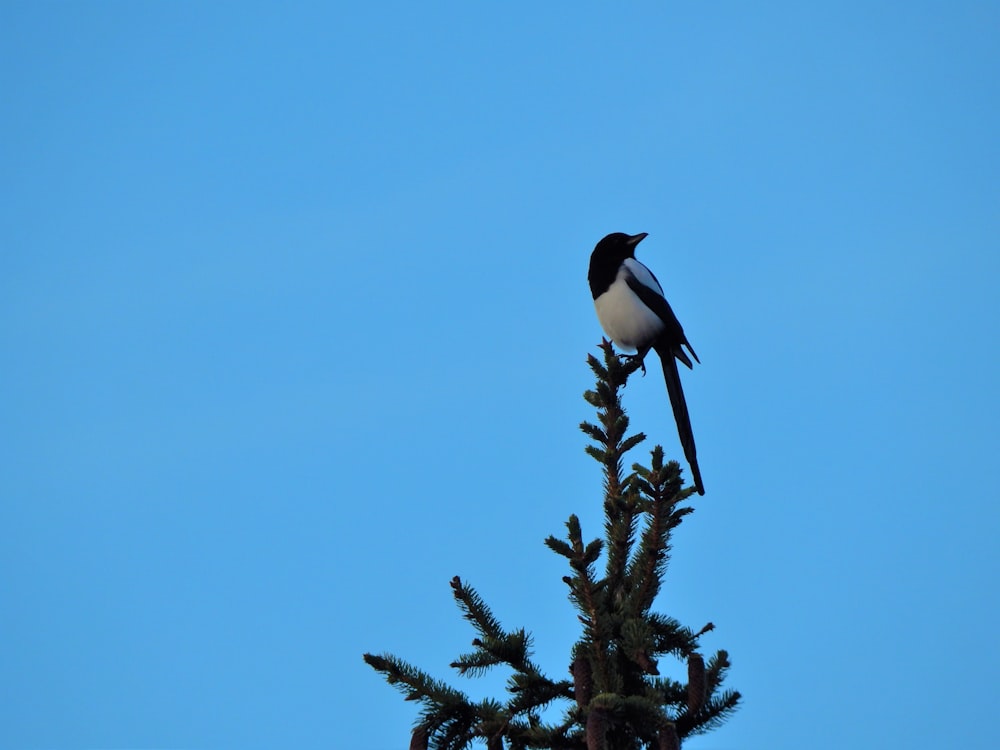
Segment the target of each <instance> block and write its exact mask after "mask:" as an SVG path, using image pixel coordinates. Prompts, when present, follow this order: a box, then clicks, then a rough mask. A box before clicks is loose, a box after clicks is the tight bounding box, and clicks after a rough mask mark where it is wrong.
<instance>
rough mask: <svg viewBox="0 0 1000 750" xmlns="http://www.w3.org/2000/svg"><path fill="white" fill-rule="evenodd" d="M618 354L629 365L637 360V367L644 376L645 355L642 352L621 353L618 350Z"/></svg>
mask: <svg viewBox="0 0 1000 750" xmlns="http://www.w3.org/2000/svg"><path fill="white" fill-rule="evenodd" d="M618 356H619V357H620V358H621V359H623V360H624V361H625V362H628V363H629V364H631V365H633V366H634V365H635V361H636V360H639V369H640V370H642V376H643V377H646V357H645V356H643V355H642V354H623V353H621V352H618Z"/></svg>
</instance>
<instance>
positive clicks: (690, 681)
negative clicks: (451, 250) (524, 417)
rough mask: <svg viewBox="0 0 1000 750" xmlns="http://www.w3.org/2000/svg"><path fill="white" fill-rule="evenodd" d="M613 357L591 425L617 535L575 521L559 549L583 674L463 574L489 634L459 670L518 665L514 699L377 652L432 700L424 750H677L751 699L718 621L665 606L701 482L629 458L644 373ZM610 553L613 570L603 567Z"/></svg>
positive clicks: (601, 374)
mask: <svg viewBox="0 0 1000 750" xmlns="http://www.w3.org/2000/svg"><path fill="white" fill-rule="evenodd" d="M601 349H602V350H603V354H604V357H603V362H602V361H601V360H599V359H598V358H597V357H595V356H593V355H590V356H589V357H588V364H589V365H590V368H591V369H592V370H593V372H594V375H595V376H596V384H595V386H594V389H593V390H590V391H587V392H586V393H585V394H584V398H585V399H586V400H587V402H588V403H589V404H591V405H592V406H593V407H595V408H596V410H597V423H596V424H594V423H590V422H584V423H582V424H581V425H580V428H581V429H582V430H583V431H584V432H585V433H586V434H587V436H588V437H589V438H590V440H591V444H590V445H588V446H587V448H586V450H587V453H588V454H590V456H591V457H593V458H594V459H595V460H596V461H598V462H599V463H600V464H601V467H602V469H603V473H604V515H605V524H604V539H603V540H600V539H594V540H592V541H589V542H584V537H583V531H582V529H581V528H580V521H579V519H578V518H577V517H576V516H575V515H572V516H570V518H569V520H568V521H567V522H566V529H567V534H566V537H565V539H557V538H556V537H553V536H550V537H549V538H548V539H546V540H545V543H546V544H547V545H548V547H549V548H550V549H552V550H553V551H554V552H556V553H558V554H560V555H562V556H563V557H565V558H566V559H567V560H568V561H569V566H570V569H571V571H572V572H571V574H570V575H568V576H565V577H564V578H563V580H564V581H565V583H566V585H567V586H568V587H569V598H570V600H571V601H572V603H573V605H574V606H575V607H576V609H577V610H578V612H579V619H580V622H581V623H582V625H583V633H582V635H581V637H580V639H579V640H578V641H577V642H576V644H574V646H573V647H572V649H571V653H570V664H569V673H570V675H571V678H572V679H568V680H553V679H551V678H550V677H547V676H546V675H545V674H543V673H542V671H541V669H540V668H539V667H538V665H536V664H535V663H534V662H533V661H532V660H531V638H530V636H529V634H528V633H527V632H526V631H525V630H524V629H519V630H510V631H508V630H504V628H503V627H502V626H501V624H500V621H499V620H498V619H497V618H496V616H495V615H494V614H493V612H492V611H491V610H490V608H489V607H488V606H487V605H486V603H485V602H484V601H483V600H482V598H481V597H480V596H479V594H477V593H476V591H475V590H474V589H473V588H471V587H470V586H468V585H466V584H465V583H464V582H463V581H462V580H461V579H459V578H458V577H457V576H456V577H455V578H453V579H452V581H451V586H452V593H453V595H454V597H455V601H456V603H457V604H458V607H459V609H460V610H461V611H462V615H463V616H464V617H465V619H467V620H468V621H469V622H470V623H472V626H473V628H474V629H475V631H476V633H477V636H476V638H475V639H474V640H473V641H472V646H473V650H472V651H471V652H469V653H467V654H463V655H461V656H459V657H458V659H457V660H456V661H454V662H452V664H451V666H452V667H453V668H455V669H456V670H457V671H458V673H459V674H461V675H470V676H475V675H477V674H482V673H483V672H484V671H486V670H488V669H490V668H491V667H494V666H497V665H506V666H507V667H509V668H510V669H511V670H512V673H511V676H510V678H509V679H508V681H507V691H508V694H509V695H508V696H507V697H506V699H505V700H503V701H500V700H494V699H486V700H483V701H473V700H471V699H470V698H469V697H468V696H467V695H465V694H464V693H463V692H461V691H460V690H456V689H455V688H453V687H450V686H449V685H447V684H445V683H443V682H440V681H438V680H436V679H434V678H432V677H431V676H430V675H428V674H426V673H425V672H423V671H421V670H419V669H417V668H415V667H413V666H411V665H410V664H408V663H407V662H405V661H402V660H400V659H398V658H396V657H395V656H392V655H388V654H383V655H373V654H365V655H364V658H365V661H366V662H367V663H368V664H370V665H371V666H372V667H373V668H374V669H376V670H378V671H379V672H381V673H382V674H383V675H384V676H385V678H386V680H388V682H389V683H390V684H392V685H396V686H397V687H398V688H399V689H400V690H401V691H402V692H403V693H404V694H405V696H406V699H407V700H413V701H418V702H419V703H420V704H421V706H422V711H421V713H420V716H419V719H418V721H417V724H416V727H415V729H414V730H413V734H412V736H411V741H410V750H427V748H433V749H434V750H461V749H463V748H467V747H469V746H470V745H472V744H473V743H474V742H476V741H478V742H480V743H484V744H485V746H486V748H487V750H504V749H505V748H507V749H508V750H522V749H525V748H547V749H550V750H558V749H561V748H567V749H570V748H572V749H573V750H640V749H648V750H673V749H675V748H680V745H681V742H682V740H683V739H684V738H685V737H689V736H691V735H694V734H700V733H703V732H707V731H709V730H711V729H713V728H714V727H717V726H719V725H720V724H721V723H722V722H723V721H725V720H726V718H727V717H728V716H729V715H730V714H731V713H732V712H733V711H735V709H736V706H737V704H738V703H739V700H740V694H739V693H738V692H736V691H734V690H724V689H722V682H723V678H724V677H725V674H726V671H727V669H728V668H729V656H728V654H727V653H726V652H725V651H721V650H720V651H717V652H716V653H715V654H714V655H713V656H711V657H710V658H708V659H705V658H704V656H702V653H701V651H700V645H699V640H700V638H701V636H702V635H704V634H705V633H707V632H709V631H710V630H712V629H713V627H714V626H713V625H712V624H711V623H709V624H707V625H705V626H704V627H702V628H701V629H700V630H698V631H697V632H696V631H693V630H691V629H689V628H687V627H685V626H683V625H681V624H680V623H679V622H677V621H676V620H674V619H672V618H670V617H667V616H665V615H662V614H658V613H656V612H653V611H652V606H653V603H654V600H655V599H656V595H657V593H658V592H659V590H660V585H661V581H662V579H663V576H664V574H665V572H666V567H667V562H668V560H669V554H670V541H671V535H672V534H673V531H674V529H676V528H677V526H679V525H680V523H681V521H683V519H684V517H685V516H687V515H688V514H689V513H691V512H693V508H691V507H690V506H689V505H686V504H685V501H686V500H687V499H688V498H689V497H690V496H691V495H692V494H693V493H694V488H692V487H687V488H684V487H682V482H681V469H680V466H679V464H678V463H677V462H675V461H668V462H666V463H664V460H663V449H662V448H661V447H660V446H658V445H657V446H656V447H655V448H653V450H652V451H651V453H650V461H649V465H648V466H642V465H640V464H637V463H636V464H632V471H631V472H630V473H628V474H625V473H624V469H623V465H624V460H625V454H626V453H627V452H628V451H630V450H631V449H633V448H635V447H636V446H637V445H639V443H641V442H642V441H643V440H644V439H645V436H644V435H642V434H641V433H637V434H633V435H629V434H628V426H629V420H628V417H627V416H626V414H625V411H624V409H623V408H622V403H621V393H622V389H623V388H624V387H625V385H626V383H627V381H628V378H629V376H630V375H631V374H633V373H634V372H635V371H636V370H637V369H638V368H639V367H640V363H639V362H638V361H637V360H635V359H628V358H624V359H619V356H618V355H616V354H615V352H614V349H613V347H612V345H611V344H610V343H609V342H607V341H605V342H604V343H603V344H602V345H601ZM602 553H603V556H604V572H603V575H601V576H599V575H598V573H597V565H598V562H599V560H600V559H601V557H602ZM663 656H671V657H674V658H676V659H679V660H681V662H682V663H685V664H686V666H687V682H686V683H683V682H678V681H676V680H672V679H670V678H668V677H664V676H661V675H660V671H659V666H658V661H659V659H660V658H661V657H663ZM556 701H558V702H561V703H562V704H563V705H565V706H566V708H565V711H564V713H563V716H562V720H561V721H560V722H558V723H550V722H548V721H543V719H542V715H541V711H542V710H543V709H545V708H546V707H548V706H549V705H550V704H552V703H553V702H556Z"/></svg>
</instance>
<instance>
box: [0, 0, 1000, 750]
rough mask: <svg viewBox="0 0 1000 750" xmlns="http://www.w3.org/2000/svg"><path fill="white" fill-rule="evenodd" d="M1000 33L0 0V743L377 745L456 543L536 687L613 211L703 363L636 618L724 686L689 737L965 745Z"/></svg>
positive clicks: (642, 8)
mask: <svg viewBox="0 0 1000 750" xmlns="http://www.w3.org/2000/svg"><path fill="white" fill-rule="evenodd" d="M998 25H1000V7H998V6H997V5H996V4H995V3H974V2H952V3H931V2H906V3H903V2H866V3H860V2H848V3H836V4H826V5H821V4H816V3H814V4H806V3H792V2H772V3H725V2H724V3H711V4H707V3H693V2H687V3H634V4H629V5H628V7H627V8H618V7H612V6H611V5H610V4H599V3H572V4H571V3H544V4H539V3H516V2H515V3H503V4H500V5H486V4H480V3H431V4H426V3H425V4H413V3H368V4H361V3H356V4H352V5H351V6H350V7H346V6H337V5H335V4H318V3H317V4H308V3H306V4H295V5H290V4H289V5H284V4H282V5H279V4H276V3H275V4H267V3H216V4H201V3H111V2H103V3H49V2H46V3H29V2H8V3H5V4H4V5H3V7H2V8H0V87H2V90H3V91H4V96H3V97H0V160H2V170H0V394H2V397H0V424H2V425H3V429H2V431H0V498H2V502H0V536H2V544H0V592H2V593H0V600H2V605H0V606H2V609H3V615H2V617H0V665H2V669H0V747H2V748H19V749H24V750H41V749H43V748H71V749H77V748H79V749H84V748H99V747H100V748H181V747H184V748H188V747H190V748H278V747H298V748H329V747H337V748H339V747H343V748H347V747H359V748H372V749H373V750H382V749H386V750H388V748H394V747H403V746H405V744H406V743H407V741H408V739H407V737H408V732H409V728H410V725H411V722H412V721H413V719H414V717H415V707H414V706H413V705H412V704H407V703H404V702H403V701H402V700H401V699H400V696H399V695H398V694H397V693H396V692H395V691H394V690H393V689H391V688H390V687H388V686H387V685H386V684H385V683H384V682H383V681H382V680H381V678H380V677H379V676H378V675H376V674H375V673H374V672H372V671H371V670H370V669H368V668H367V667H366V666H365V665H364V664H363V662H362V660H361V653H362V652H363V651H390V652H393V653H396V654H398V655H399V656H402V657H404V658H406V659H408V660H410V661H412V662H413V663H414V664H417V665H418V666H420V667H422V668H424V669H426V670H428V671H430V672H431V673H432V674H435V675H436V676H439V677H448V678H449V679H451V677H450V675H449V669H448V667H447V664H448V662H449V661H451V660H452V659H453V658H454V657H455V656H457V654H458V653H460V652H463V651H465V650H467V649H468V646H469V640H470V639H471V637H472V633H471V631H470V629H469V628H468V627H467V624H466V623H464V622H463V621H462V620H461V619H460V617H459V615H458V611H457V610H456V609H455V607H454V605H453V604H452V601H451V597H450V590H449V587H448V581H449V579H450V578H451V577H452V576H454V575H456V574H458V575H461V576H462V577H463V578H464V579H465V580H467V581H468V582H470V583H471V584H472V585H474V586H476V587H477V588H478V589H479V591H480V592H481V593H482V595H483V596H484V597H485V598H486V600H487V601H488V602H490V604H491V605H492V606H493V607H494V609H495V612H496V614H497V615H498V616H499V617H500V618H501V620H502V621H503V623H504V624H505V625H506V626H508V627H511V628H514V627H522V626H523V627H526V628H528V629H529V630H531V631H532V632H533V634H534V637H535V644H536V656H537V660H538V661H539V662H540V663H541V664H542V665H543V666H545V667H546V668H547V669H548V670H549V672H550V673H551V674H553V675H554V676H557V677H558V676H562V675H563V674H565V672H564V670H565V669H566V665H567V662H568V648H569V645H570V644H571V643H572V641H573V640H574V639H575V638H576V637H577V634H578V628H577V623H576V621H575V616H574V614H573V611H572V608H571V606H570V604H569V602H568V601H567V600H566V591H565V586H564V584H563V583H562V582H561V580H560V578H561V576H562V575H564V572H565V571H564V569H563V566H562V562H563V561H562V560H561V558H558V557H557V556H555V555H554V554H552V553H551V552H550V551H548V550H547V549H546V548H545V547H544V546H543V544H542V540H543V539H544V538H545V537H546V536H547V535H549V534H552V533H560V532H561V530H562V528H563V526H562V524H563V523H564V521H565V519H566V518H567V517H568V516H569V514H570V513H577V514H579V515H580V517H581V519H582V522H583V524H584V532H585V534H586V535H587V536H596V535H599V533H600V524H601V516H600V513H601V508H600V489H601V487H600V475H599V473H598V467H597V465H596V464H594V463H593V462H592V461H591V460H590V459H588V458H587V457H586V456H585V454H584V452H583V446H584V444H585V440H584V436H583V435H582V434H581V433H580V432H579V431H578V428H577V425H578V423H579V422H580V421H581V420H583V419H588V418H589V416H590V411H589V409H588V407H587V405H586V404H585V403H584V401H583V400H582V398H581V397H580V396H581V393H582V392H583V391H584V390H585V389H586V388H587V387H588V386H589V385H590V376H589V374H588V370H587V369H586V366H585V364H584V359H585V356H586V354H587V353H588V352H591V351H594V349H595V344H596V343H597V342H598V341H599V339H600V330H599V328H598V325H597V322H596V319H595V316H594V313H593V308H592V304H591V300H590V296H589V292H588V289H587V285H586V266H587V260H588V257H589V253H590V251H591V249H592V248H593V245H594V243H595V242H596V241H597V240H598V239H600V237H601V236H603V235H604V234H606V233H607V232H610V231H627V232H639V231H645V232H649V233H650V236H649V238H648V239H647V240H646V241H645V242H644V243H643V244H642V246H641V247H640V252H639V257H640V259H642V260H644V261H645V262H646V263H648V264H649V265H650V266H651V267H652V268H653V269H654V271H655V272H656V273H657V275H658V276H659V278H660V281H661V282H662V283H663V286H664V288H665V290H666V292H667V295H668V297H669V299H670V300H671V302H672V304H673V306H674V309H675V310H676V311H677V313H678V316H679V317H680V319H681V321H682V322H683V324H684V326H685V329H686V331H687V333H688V336H689V338H690V339H691V342H692V344H693V345H694V347H695V349H696V350H697V351H698V354H699V355H700V356H701V359H702V362H703V365H702V366H700V367H696V369H695V371H694V372H684V373H682V377H683V378H684V384H685V389H686V392H687V396H688V403H689V406H690V410H691V414H692V420H693V424H694V430H695V435H696V436H697V439H698V447H699V458H700V461H701V466H702V471H703V474H704V477H705V484H706V487H707V490H708V494H707V495H706V497H705V498H703V499H701V500H699V501H698V502H697V512H696V513H695V515H694V516H693V517H691V518H689V519H688V520H687V521H686V522H685V524H684V526H682V527H681V529H680V530H679V532H678V534H677V536H676V538H675V547H674V560H673V562H672V565H671V568H670V572H669V574H668V578H667V581H666V585H665V588H664V591H663V592H662V593H661V595H660V599H659V603H658V609H659V610H660V611H663V612H666V613H668V614H670V615H672V616H675V617H677V618H679V619H681V620H682V621H683V622H685V623H686V624H688V625H690V626H692V627H700V626H701V625H702V624H704V623H705V622H707V621H709V620H711V621H712V622H714V623H715V624H716V626H717V630H716V631H715V632H714V633H712V634H711V635H710V636H708V637H707V638H706V639H705V643H704V645H705V646H706V648H708V649H716V648H726V649H728V650H729V652H730V654H731V656H732V659H733V662H734V667H733V670H732V673H731V677H730V681H729V684H730V685H731V686H732V687H735V688H738V689H739V690H740V691H742V692H743V693H744V696H745V704H744V707H743V709H742V710H741V711H740V713H738V714H737V715H736V716H735V718H733V719H732V720H731V721H730V722H729V723H728V724H727V725H726V726H725V727H724V728H723V729H721V730H719V731H717V732H714V733H712V734H709V735H707V736H705V737H702V738H697V739H695V740H692V741H691V742H690V743H688V745H686V747H690V748H693V749H695V750H697V749H698V748H702V749H703V750H713V749H715V750H721V749H723V748H745V749H749V750H752V749H755V748H765V747H766V748H769V749H770V748H803V747H809V748H813V749H814V750H815V749H823V748H834V747H837V748H839V747H843V746H845V745H849V746H851V747H856V748H885V747H955V748H963V749H965V750H968V749H971V748H992V747H995V736H994V735H995V732H994V731H993V729H992V725H991V722H990V719H991V715H990V714H988V713H986V712H987V711H990V710H992V707H993V703H994V699H995V696H996V694H997V686H996V675H997V674H998V671H1000V649H998V647H997V642H996V636H995V632H994V631H995V621H996V618H997V615H998V608H997V582H998V580H1000V553H998V551H997V548H996V538H997V532H998V526H1000V510H998V507H1000V503H998V501H1000V496H998V492H997V489H996V482H995V477H994V474H995V470H996V463H995V462H996V455H997V450H998V448H1000V427H998V417H1000V414H998V411H1000V410H998V399H997V383H998V382H1000V355H998V353H997V346H996V338H997V323H998V318H1000V302H998V293H997V288H998V287H997V284H998V279H1000V253H998V247H997V244H998V239H997V238H998V237H1000V147H998V143H1000V142H998V139H997V133H998V132H1000V110H998V106H1000V56H998V54H997V51H996V35H997V29H998ZM626 406H627V408H628V409H629V411H630V414H631V416H632V418H633V425H634V426H635V427H636V429H641V430H643V431H645V432H646V433H647V434H648V435H649V437H650V441H651V442H650V445H651V444H652V443H653V442H662V443H663V444H664V446H665V447H666V449H667V453H668V455H670V456H675V457H679V456H680V448H679V446H678V444H677V439H676V432H675V428H674V425H673V422H672V419H671V416H670V410H669V406H668V404H667V400H666V394H665V393H664V389H663V384H662V381H661V380H659V379H658V378H657V377H652V376H650V377H647V378H645V379H642V380H636V381H634V382H633V383H632V384H631V386H630V387H629V389H628V391H627V394H626ZM644 455H645V454H643V453H641V452H637V454H636V459H637V460H641V459H643V456H644ZM459 679H460V678H457V677H455V678H454V680H455V681H458V680H459ZM462 682H463V683H467V684H463V685H462V687H464V688H466V689H468V690H469V691H470V692H471V693H472V694H473V695H476V696H481V695H487V694H489V693H490V692H491V691H494V690H495V689H496V688H497V686H498V684H500V683H499V681H498V680H493V681H490V680H486V681H483V682H482V683H476V682H469V681H465V680H462Z"/></svg>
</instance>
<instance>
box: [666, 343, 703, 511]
mask: <svg viewBox="0 0 1000 750" xmlns="http://www.w3.org/2000/svg"><path fill="white" fill-rule="evenodd" d="M656 353H657V354H658V355H659V357H660V363H661V364H662V365H663V379H664V380H666V381H667V394H669V396H670V406H671V407H673V410H674V421H675V422H677V434H678V435H679V436H680V439H681V447H682V448H683V449H684V458H686V459H687V462H688V465H689V466H690V467H691V478H692V479H694V488H695V489H696V490H697V491H698V494H699V495H704V494H705V486H704V485H703V484H702V483H701V470H700V469H699V468H698V451H697V450H696V449H695V447H694V433H693V432H692V431H691V417H689V416H688V407H687V402H686V401H685V400H684V389H683V388H681V376H680V373H678V372H677V360H676V359H674V355H673V352H671V351H670V348H669V347H667V346H664V347H657V348H656Z"/></svg>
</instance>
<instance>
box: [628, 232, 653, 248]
mask: <svg viewBox="0 0 1000 750" xmlns="http://www.w3.org/2000/svg"><path fill="white" fill-rule="evenodd" d="M648 236H649V233H648V232H639V234H633V235H632V236H631V237H629V238H628V241H627V242H626V243H625V244H626V245H628V246H629V247H635V246H636V245H638V244H639V243H640V242H642V241H643V240H644V239H646V238H647V237H648Z"/></svg>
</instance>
